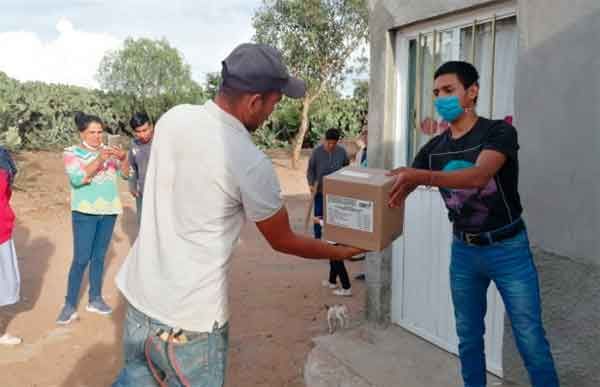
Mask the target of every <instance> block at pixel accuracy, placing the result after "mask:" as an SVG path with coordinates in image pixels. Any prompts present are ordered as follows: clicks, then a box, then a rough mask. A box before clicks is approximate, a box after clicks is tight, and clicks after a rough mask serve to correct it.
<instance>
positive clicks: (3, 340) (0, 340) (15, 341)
mask: <svg viewBox="0 0 600 387" xmlns="http://www.w3.org/2000/svg"><path fill="white" fill-rule="evenodd" d="M22 341H23V340H21V338H20V337H17V336H13V335H11V334H10V333H5V334H4V335H2V336H0V345H19V344H21V342H22Z"/></svg>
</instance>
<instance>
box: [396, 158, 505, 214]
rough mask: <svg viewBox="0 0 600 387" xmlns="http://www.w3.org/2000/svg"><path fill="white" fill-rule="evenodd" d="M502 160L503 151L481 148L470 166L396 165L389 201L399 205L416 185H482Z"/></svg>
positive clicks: (459, 186)
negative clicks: (444, 168) (446, 169)
mask: <svg viewBox="0 0 600 387" xmlns="http://www.w3.org/2000/svg"><path fill="white" fill-rule="evenodd" d="M505 162H506V156H505V155H504V154H503V153H500V152H498V151H495V150H484V151H482V152H481V153H480V154H479V157H478V158H477V162H476V163H475V166H474V167H471V168H466V169H461V170H459V171H453V172H442V171H431V170H427V169H415V168H398V169H396V170H394V171H392V172H391V173H390V175H395V176H396V182H395V183H394V186H393V188H392V192H391V194H390V200H389V204H390V205H391V206H393V207H397V206H399V205H400V204H401V203H402V201H404V199H406V197H407V196H408V195H409V194H410V193H411V192H412V191H413V190H414V189H415V188H416V187H418V186H419V185H426V186H433V187H443V188H455V189H468V188H477V189H481V188H484V187H485V186H486V185H487V184H488V183H489V181H490V179H492V178H493V177H494V176H495V175H496V174H497V173H498V171H499V170H500V168H502V166H503V165H504V163H505Z"/></svg>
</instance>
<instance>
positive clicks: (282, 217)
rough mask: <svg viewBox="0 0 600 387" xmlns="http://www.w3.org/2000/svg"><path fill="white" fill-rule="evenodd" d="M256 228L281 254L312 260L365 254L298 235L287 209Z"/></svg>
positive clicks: (257, 224)
mask: <svg viewBox="0 0 600 387" xmlns="http://www.w3.org/2000/svg"><path fill="white" fill-rule="evenodd" d="M256 226H257V227H258V229H259V230H260V232H261V233H262V234H263V236H264V237H265V239H266V240H267V242H269V245H271V247H272V248H273V249H275V250H277V251H279V252H281V253H284V254H291V255H297V256H299V257H303V258H310V259H332V260H343V259H347V258H350V257H353V256H355V255H358V254H361V253H364V250H361V249H358V248H355V247H349V246H341V245H338V246H334V245H331V244H329V243H327V242H322V241H320V240H318V239H313V238H309V237H306V236H303V235H299V234H296V233H294V232H293V231H292V229H291V227H290V219H289V216H288V212H287V210H286V209H285V207H282V208H281V209H280V210H279V211H277V212H276V213H275V215H273V216H272V217H270V218H268V219H265V220H263V221H260V222H256Z"/></svg>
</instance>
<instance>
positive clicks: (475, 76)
mask: <svg viewBox="0 0 600 387" xmlns="http://www.w3.org/2000/svg"><path fill="white" fill-rule="evenodd" d="M446 74H455V75H456V77H457V78H458V80H459V81H460V83H461V84H462V85H463V87H464V88H465V90H466V89H468V88H469V87H471V86H473V85H478V86H479V73H478V72H477V69H476V68H475V66H473V65H472V64H471V63H469V62H464V61H450V62H446V63H444V64H443V65H441V66H440V67H438V69H437V70H436V72H435V74H434V76H433V79H437V78H438V77H440V76H442V75H446ZM475 103H477V98H475Z"/></svg>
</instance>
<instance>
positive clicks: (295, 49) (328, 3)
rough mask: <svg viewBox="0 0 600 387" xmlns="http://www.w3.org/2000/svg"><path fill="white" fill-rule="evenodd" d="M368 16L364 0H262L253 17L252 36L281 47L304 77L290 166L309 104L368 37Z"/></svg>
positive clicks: (337, 80) (296, 72) (297, 153)
mask: <svg viewBox="0 0 600 387" xmlns="http://www.w3.org/2000/svg"><path fill="white" fill-rule="evenodd" d="M367 19H368V7H367V4H366V2H365V0H275V1H273V0H268V1H266V0H263V4H262V6H261V7H260V8H259V9H258V10H257V11H256V13H255V15H254V17H253V25H254V28H255V30H256V33H255V36H254V40H255V41H257V42H259V43H266V44H270V45H272V46H275V47H277V48H278V49H280V50H281V51H282V53H283V56H284V58H285V60H286V63H287V64H288V66H289V67H290V69H291V72H292V73H294V75H296V76H299V77H301V78H302V79H304V80H305V81H306V82H307V94H306V96H305V97H304V99H303V100H302V110H301V111H302V113H301V122H300V128H299V130H298V132H297V134H296V136H295V138H294V140H293V141H292V163H293V165H294V166H296V165H297V162H298V159H299V158H300V151H301V150H302V145H303V143H304V139H305V137H306V134H307V132H308V131H309V127H310V126H309V112H310V107H311V105H312V104H313V103H314V102H315V101H316V100H317V99H318V98H319V97H320V96H321V94H323V93H324V92H325V91H326V90H327V89H331V88H336V87H337V86H339V84H340V82H342V81H343V79H344V76H345V75H346V74H347V73H348V72H349V71H350V70H351V69H352V65H351V63H350V62H351V61H350V57H351V55H352V54H353V53H354V52H356V50H357V49H358V48H359V47H361V45H363V44H365V43H366V41H367V37H368V30H367V24H368V23H367Z"/></svg>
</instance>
